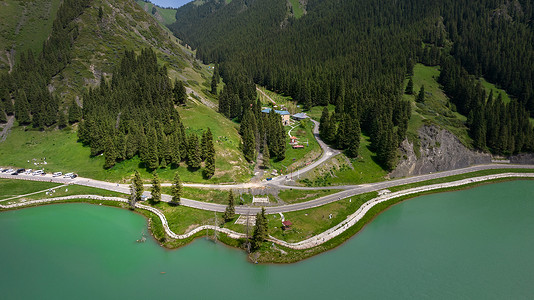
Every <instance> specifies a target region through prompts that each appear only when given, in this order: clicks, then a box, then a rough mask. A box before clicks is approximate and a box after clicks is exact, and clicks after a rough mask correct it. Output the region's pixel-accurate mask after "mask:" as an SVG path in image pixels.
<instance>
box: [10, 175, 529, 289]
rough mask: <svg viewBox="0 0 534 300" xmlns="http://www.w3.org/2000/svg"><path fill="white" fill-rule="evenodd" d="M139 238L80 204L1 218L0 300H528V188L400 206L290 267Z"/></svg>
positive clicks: (198, 244)
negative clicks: (331, 247) (164, 245)
mask: <svg viewBox="0 0 534 300" xmlns="http://www.w3.org/2000/svg"><path fill="white" fill-rule="evenodd" d="M145 228H146V221H145V219H144V218H143V217H141V216H139V215H137V214H134V213H131V212H130V211H127V210H121V209H118V208H111V207H102V206H94V205H89V204H61V205H49V206H42V207H35V208H28V209H23V210H18V211H9V212H3V213H0V259H2V262H1V264H0V298H2V299H155V298H156V297H161V298H160V299H163V297H164V298H166V299H356V298H360V299H369V298H395V299H414V298H415V299H421V298H427V299H503V298H506V299H532V297H534V296H533V295H534V257H533V253H534V181H511V182H504V183H498V184H491V185H484V186H480V187H477V188H473V189H469V190H464V191H459V192H451V193H441V194H434V195H428V196H423V197H418V198H414V199H411V200H408V201H405V202H403V203H401V204H399V205H395V206H393V207H392V208H390V209H389V210H387V211H385V212H384V213H382V214H381V215H379V216H378V217H377V218H376V219H375V220H374V221H373V222H371V223H370V224H369V225H368V226H366V227H365V228H364V230H363V231H361V232H360V233H359V234H357V235H356V236H354V237H353V238H352V239H350V240H349V241H347V242H346V243H345V244H343V245H342V246H340V247H338V248H336V249H334V250H332V251H330V252H327V253H324V254H321V255H318V256H316V257H313V258H311V259H308V260H305V261H303V262H299V263H296V264H291V265H254V264H251V263H249V262H247V261H246V257H245V255H244V253H242V252H241V251H238V250H235V249H231V248H228V247H226V246H223V245H219V244H214V243H212V242H209V241H206V240H204V239H199V240H196V241H195V242H193V243H192V244H190V245H188V246H186V247H183V248H180V249H178V250H166V249H163V248H161V247H159V246H158V245H157V244H156V242H155V241H153V240H152V239H149V240H147V242H146V243H142V244H138V243H135V240H136V239H138V238H139V237H140V235H141V232H142V231H143V230H145ZM161 272H165V274H161Z"/></svg>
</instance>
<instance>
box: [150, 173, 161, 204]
mask: <svg viewBox="0 0 534 300" xmlns="http://www.w3.org/2000/svg"><path fill="white" fill-rule="evenodd" d="M152 174H153V175H152V191H151V192H152V202H154V203H158V202H160V201H161V181H160V180H159V176H158V173H156V172H153V173H152Z"/></svg>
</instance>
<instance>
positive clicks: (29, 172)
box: [24, 169, 32, 174]
mask: <svg viewBox="0 0 534 300" xmlns="http://www.w3.org/2000/svg"><path fill="white" fill-rule="evenodd" d="M24 173H26V174H31V173H32V169H27V170H26V171H25V172H24Z"/></svg>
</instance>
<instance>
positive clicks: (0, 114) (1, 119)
mask: <svg viewBox="0 0 534 300" xmlns="http://www.w3.org/2000/svg"><path fill="white" fill-rule="evenodd" d="M0 106H2V103H0ZM0 123H2V124H3V123H7V115H6V112H5V110H4V107H1V108H0Z"/></svg>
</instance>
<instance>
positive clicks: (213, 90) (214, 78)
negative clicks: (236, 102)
mask: <svg viewBox="0 0 534 300" xmlns="http://www.w3.org/2000/svg"><path fill="white" fill-rule="evenodd" d="M210 92H211V93H212V94H213V95H217V76H216V75H215V72H214V73H213V76H212V77H211V91H210Z"/></svg>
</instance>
